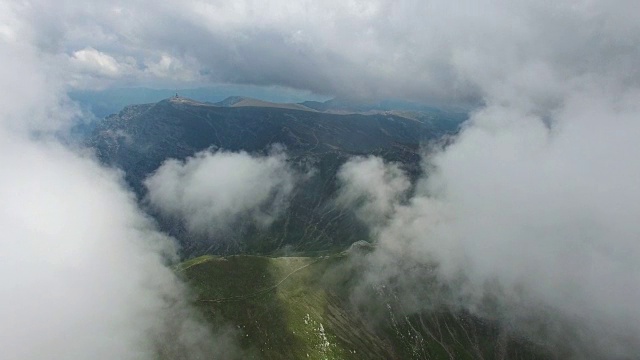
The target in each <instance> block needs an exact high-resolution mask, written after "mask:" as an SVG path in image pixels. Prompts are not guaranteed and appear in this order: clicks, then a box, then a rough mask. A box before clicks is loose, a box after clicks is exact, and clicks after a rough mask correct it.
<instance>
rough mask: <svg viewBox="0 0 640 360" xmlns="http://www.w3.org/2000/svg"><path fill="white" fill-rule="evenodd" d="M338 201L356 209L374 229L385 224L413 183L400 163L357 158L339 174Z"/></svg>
mask: <svg viewBox="0 0 640 360" xmlns="http://www.w3.org/2000/svg"><path fill="white" fill-rule="evenodd" d="M337 178H338V185H339V186H340V188H339V190H338V196H337V197H336V204H337V205H338V206H340V207H343V208H355V209H356V215H357V216H358V218H359V219H360V220H362V221H363V222H364V223H365V224H367V225H369V226H371V227H372V228H377V227H379V226H382V225H384V224H385V223H386V222H387V220H388V218H389V217H390V216H391V215H392V214H393V213H394V212H395V209H396V207H397V206H398V205H399V204H400V202H401V201H402V199H403V198H405V197H406V195H407V194H406V193H407V191H408V190H409V187H410V186H411V183H410V181H409V179H408V178H407V176H406V174H405V173H404V172H403V171H402V169H400V167H399V165H398V164H395V163H388V164H387V163H384V161H383V160H382V159H380V158H377V157H373V156H370V157H356V158H352V159H350V160H349V161H347V162H346V163H345V164H344V165H342V166H341V167H340V170H339V171H338V174H337Z"/></svg>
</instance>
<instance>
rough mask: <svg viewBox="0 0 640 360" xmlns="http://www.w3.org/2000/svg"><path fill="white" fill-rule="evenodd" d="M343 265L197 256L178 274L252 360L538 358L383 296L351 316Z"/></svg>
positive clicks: (349, 269) (479, 325)
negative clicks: (405, 310)
mask: <svg viewBox="0 0 640 360" xmlns="http://www.w3.org/2000/svg"><path fill="white" fill-rule="evenodd" d="M349 257H350V255H349V254H347V253H342V254H338V255H333V256H324V257H279V258H271V257H258V256H231V257H226V258H223V257H214V256H204V257H200V258H196V259H192V260H190V261H187V262H185V263H183V264H181V265H180V267H179V269H178V272H179V273H181V274H182V275H184V277H185V278H186V279H187V281H188V282H189V283H190V284H191V286H192V287H193V289H194V292H195V295H196V300H195V303H196V306H197V307H198V308H199V309H200V310H201V311H202V312H203V314H204V315H205V317H206V318H207V320H208V321H209V322H211V323H212V324H214V326H216V325H219V324H220V323H226V324H229V323H231V325H232V326H233V327H234V328H235V329H237V334H236V335H237V336H238V337H239V338H240V343H241V346H242V347H243V349H244V350H245V351H246V352H247V354H249V356H250V357H251V358H255V359H450V358H455V359H477V358H486V359H496V358H505V359H506V358H509V359H537V358H541V357H538V356H536V355H535V354H534V352H533V348H532V347H531V346H530V345H528V344H527V343H525V342H524V341H516V340H513V339H511V338H509V337H508V336H506V335H505V334H504V333H503V332H500V331H498V329H497V328H495V327H494V326H492V325H491V324H488V323H483V322H481V321H478V320H476V319H474V318H472V317H470V316H468V315H467V316H465V315H461V314H457V315H454V314H451V313H447V312H438V313H434V314H420V315H412V316H408V315H403V314H401V313H400V312H398V310H397V309H398V307H397V304H394V302H393V296H388V294H383V293H379V292H378V293H376V292H372V298H371V302H370V303H369V305H368V306H367V307H368V309H365V310H366V311H364V312H363V311H355V309H356V307H355V306H353V305H352V302H351V301H349V300H348V299H349V294H350V289H351V288H352V286H353V285H354V281H355V279H357V274H356V273H354V271H355V272H357V269H356V268H355V267H353V266H351V265H350V264H351V262H349V261H348V259H349ZM360 308H361V307H360ZM361 310H362V309H361Z"/></svg>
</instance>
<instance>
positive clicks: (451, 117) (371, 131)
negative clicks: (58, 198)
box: [88, 96, 465, 254]
mask: <svg viewBox="0 0 640 360" xmlns="http://www.w3.org/2000/svg"><path fill="white" fill-rule="evenodd" d="M419 115H420V119H416V118H415V117H411V118H409V117H405V116H400V115H399V114H394V113H393V112H383V113H378V112H373V113H371V114H368V115H364V114H360V113H346V114H345V113H342V114H335V113H332V112H326V111H317V110H314V109H311V108H308V107H305V106H303V105H299V104H282V103H269V102H265V101H261V100H255V99H250V98H244V97H230V98H227V99H226V100H223V101H221V102H219V103H215V104H212V103H202V102H197V101H194V100H190V99H187V98H183V97H176V96H173V97H171V98H169V99H165V100H162V101H160V102H158V103H152V104H144V105H132V106H128V107H126V108H124V109H123V110H122V111H121V112H119V113H118V114H114V115H110V116H108V117H107V118H106V119H104V120H103V121H101V122H100V123H99V124H98V125H97V127H96V129H95V130H94V133H93V135H92V136H91V137H90V138H89V140H88V143H89V144H90V146H92V147H94V148H95V149H96V151H97V155H98V157H99V158H100V159H101V160H102V161H103V162H104V163H106V164H108V165H111V166H116V167H118V168H121V169H122V170H124V175H125V179H127V182H128V183H129V185H130V186H131V187H132V188H133V189H134V190H135V191H136V193H137V194H138V196H139V198H140V200H141V201H142V202H143V203H144V201H145V198H146V197H147V195H148V192H147V190H148V186H147V187H145V186H144V182H145V179H147V178H148V177H150V176H152V174H153V173H154V171H156V170H157V169H159V168H160V167H161V165H162V164H163V163H164V162H165V161H168V160H169V159H176V160H177V161H185V162H186V164H188V163H189V162H191V161H192V160H189V159H190V157H193V156H197V155H196V154H199V153H201V152H202V151H210V152H211V153H212V154H214V156H215V153H216V152H223V151H228V152H239V151H243V152H246V153H247V154H253V155H252V156H267V155H268V153H269V152H270V149H271V148H272V147H273V146H274V145H275V146H279V147H281V148H282V150H281V151H282V152H283V154H286V162H287V164H289V165H287V166H290V167H291V169H292V170H294V169H295V171H297V172H298V173H300V174H303V173H304V174H306V175H304V176H302V175H300V176H298V179H297V180H296V183H295V184H294V185H295V186H293V185H292V186H293V187H292V188H291V190H290V191H289V192H288V193H287V199H286V200H287V201H286V202H287V204H289V205H288V207H287V209H286V211H283V212H281V213H280V214H279V216H277V217H274V218H273V221H272V223H270V226H269V227H267V228H261V229H257V228H255V227H254V226H252V225H251V224H250V225H248V226H244V227H242V226H241V227H240V228H242V231H239V232H230V231H226V232H221V233H220V234H219V235H218V236H215V235H213V234H212V233H209V234H208V235H207V236H204V237H203V236H201V235H202V234H193V233H188V232H186V230H185V224H184V222H183V221H182V220H184V219H183V218H180V217H175V216H173V217H171V216H170V217H166V216H163V214H162V211H159V212H155V213H156V214H157V216H158V217H157V218H158V219H159V220H160V223H161V225H162V226H163V228H164V229H166V230H167V231H169V232H170V233H171V234H173V235H175V236H177V237H178V238H179V239H181V242H182V243H183V244H184V245H185V246H184V250H185V251H187V252H193V253H194V254H197V253H198V252H202V251H209V252H210V251H213V252H237V251H239V250H243V251H257V252H266V253H268V252H273V251H276V250H278V249H280V250H285V249H286V250H287V251H298V252H299V251H309V250H329V249H334V248H336V249H338V248H342V247H344V246H348V245H349V244H351V243H352V242H354V241H357V240H359V239H361V238H363V237H366V232H367V230H366V229H365V228H364V227H362V226H361V225H360V224H359V223H358V222H354V221H353V220H354V219H353V215H352V214H351V213H350V212H349V211H345V210H344V209H340V208H339V207H337V206H335V203H334V198H335V196H336V188H337V183H336V174H337V171H338V168H339V167H340V166H341V165H342V164H343V163H344V162H345V161H346V160H347V159H348V158H350V157H352V156H358V155H379V156H381V157H383V158H385V159H387V160H389V161H396V162H399V163H402V164H403V166H404V167H405V168H406V170H407V171H408V172H409V173H412V174H413V175H414V176H417V175H418V173H419V172H420V169H419V162H420V152H421V145H422V144H425V143H428V142H429V141H432V140H437V139H439V138H440V137H441V136H443V135H445V134H452V133H454V132H455V131H457V128H458V126H459V124H460V123H461V122H462V121H463V120H464V119H465V115H464V114H463V113H452V112H445V111H439V110H433V109H432V110H431V111H430V112H420V113H419ZM207 149H209V150H207ZM233 170H234V169H229V170H227V171H226V172H225V173H227V174H228V171H233ZM265 176H266V175H265ZM151 179H153V177H152V178H151ZM265 181H266V179H265ZM147 184H148V183H147ZM184 185H186V184H184ZM212 186H214V185H212ZM212 191H224V189H215V188H214V189H213V190H212ZM151 195H152V197H151V198H150V199H151V205H153V199H154V197H153V195H154V194H151ZM218 200H219V199H218ZM218 200H212V201H214V202H215V201H218ZM155 210H157V208H156V209H155ZM151 211H152V212H154V208H153V206H151ZM244 220H245V219H243V218H242V217H239V218H238V219H236V220H235V221H238V222H240V223H241V222H243V221H244ZM211 221H214V220H213V219H212V220H211ZM249 223H251V222H249Z"/></svg>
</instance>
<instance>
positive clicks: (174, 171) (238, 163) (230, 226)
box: [145, 147, 300, 239]
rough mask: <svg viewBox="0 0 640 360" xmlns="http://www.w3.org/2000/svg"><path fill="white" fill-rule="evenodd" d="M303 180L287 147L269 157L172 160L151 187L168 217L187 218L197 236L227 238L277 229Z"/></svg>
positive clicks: (211, 155)
mask: <svg viewBox="0 0 640 360" xmlns="http://www.w3.org/2000/svg"><path fill="white" fill-rule="evenodd" d="M299 178H300V174H298V173H297V172H296V171H294V170H293V169H292V168H291V166H290V165H289V164H288V162H287V156H286V153H285V152H284V150H283V149H282V148H278V147H276V148H274V149H273V150H272V151H271V152H270V153H269V154H268V155H266V156H260V155H251V154H248V153H246V152H244V151H241V152H237V153H234V152H227V151H212V150H206V151H202V152H200V153H197V154H196V155H194V156H193V157H190V158H188V159H186V160H185V161H179V160H174V159H171V160H168V161H166V162H165V163H164V164H162V166H160V168H158V170H156V171H155V172H154V173H153V174H152V175H151V176H149V177H148V178H147V179H146V180H145V185H146V187H147V189H148V200H149V203H150V204H151V205H152V206H153V207H154V208H155V209H157V210H159V211H160V212H161V213H162V214H163V215H165V216H169V217H171V218H174V219H179V220H183V221H184V223H185V226H186V228H187V230H188V231H189V232H191V233H192V234H195V235H198V236H208V237H212V238H215V239H223V238H224V235H228V234H236V233H237V232H239V231H241V230H242V229H243V228H245V227H247V226H249V225H254V226H257V227H258V228H263V229H264V228H266V227H268V226H269V225H271V223H273V221H275V220H276V219H277V218H278V217H279V216H281V215H282V214H283V212H284V211H285V210H286V209H287V207H288V205H289V199H290V196H291V194H292V192H293V190H294V188H295V185H296V183H297V181H298V180H299Z"/></svg>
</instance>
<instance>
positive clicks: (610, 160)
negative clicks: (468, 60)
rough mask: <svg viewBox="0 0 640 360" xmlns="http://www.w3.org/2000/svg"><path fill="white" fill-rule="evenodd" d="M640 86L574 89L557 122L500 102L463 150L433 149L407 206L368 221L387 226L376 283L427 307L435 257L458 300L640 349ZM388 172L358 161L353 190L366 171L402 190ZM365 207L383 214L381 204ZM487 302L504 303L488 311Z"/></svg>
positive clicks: (350, 182)
mask: <svg viewBox="0 0 640 360" xmlns="http://www.w3.org/2000/svg"><path fill="white" fill-rule="evenodd" d="M639 95H640V94H638V93H628V94H627V96H625V97H623V98H612V97H611V96H610V95H609V94H605V93H603V92H602V91H597V90H596V91H595V92H588V93H574V94H572V96H570V97H568V98H567V99H566V100H565V102H564V105H563V106H562V108H561V109H560V110H559V111H557V112H556V113H555V114H554V117H553V118H552V124H551V125H549V124H548V123H547V122H545V121H544V120H543V119H542V118H540V117H536V116H526V115H524V114H522V113H521V112H517V111H514V110H513V109H509V108H504V107H499V106H496V107H487V108H485V109H483V110H482V111H479V112H477V113H475V114H474V115H473V117H472V119H471V123H470V124H469V125H468V126H467V127H466V128H465V129H464V130H463V131H462V132H461V133H460V134H459V135H458V136H457V138H456V139H455V141H454V142H453V143H452V144H451V145H449V146H447V147H446V148H444V149H443V150H441V151H438V152H436V153H431V154H429V156H427V157H426V158H425V169H426V170H427V172H426V177H424V178H423V179H422V180H421V181H420V182H419V183H418V185H417V190H416V194H415V195H414V196H413V197H411V199H410V201H409V202H408V204H401V203H399V202H397V201H396V202H395V204H393V205H386V206H385V208H392V209H395V211H394V212H393V214H392V215H390V218H391V220H390V221H389V222H387V223H386V225H383V226H382V229H380V228H381V225H380V224H381V222H380V221H379V220H376V218H373V219H371V218H365V219H366V220H369V221H371V220H373V221H372V222H371V223H370V225H371V226H372V227H373V228H375V229H378V230H377V234H378V236H377V241H378V248H377V250H376V252H375V253H374V255H373V256H372V257H371V264H370V266H371V271H370V273H369V276H370V279H369V280H370V281H372V282H373V283H381V282H382V283H384V282H387V281H389V280H390V279H395V280H394V281H396V280H397V279H403V280H400V282H401V283H402V285H401V286H400V288H401V291H402V292H404V295H405V296H407V300H408V301H411V302H412V303H413V304H414V305H413V306H414V309H416V310H419V309H421V308H422V309H426V308H427V307H428V306H430V305H431V304H432V302H430V301H429V300H428V298H429V297H430V295H429V294H428V292H427V291H425V290H426V289H428V287H427V286H426V285H425V286H421V283H422V284H426V279H431V280H432V278H431V276H433V274H434V273H433V272H430V271H432V270H428V269H430V267H421V265H437V275H436V276H437V278H438V279H439V281H441V282H443V283H445V284H448V286H453V288H455V289H456V291H457V293H456V295H455V296H454V297H455V298H457V300H456V301H459V302H454V304H452V305H453V306H455V307H457V306H463V307H465V308H466V309H467V310H471V311H475V312H478V313H479V314H480V315H490V316H498V317H503V320H504V321H505V322H507V323H509V326H510V327H512V328H515V329H517V330H521V331H525V330H526V331H531V329H527V327H529V326H531V327H533V325H532V320H531V319H533V323H535V322H540V323H545V322H546V326H547V327H560V328H562V327H563V326H569V328H570V329H573V331H575V330H576V329H580V331H579V332H576V333H575V334H572V335H568V332H567V333H564V334H560V333H555V332H553V331H550V330H548V329H547V332H549V333H551V335H549V334H547V335H546V337H545V338H544V339H543V340H544V341H548V342H550V343H553V342H556V344H555V345H558V344H557V343H558V342H564V343H562V344H561V345H562V346H565V347H571V348H572V349H571V351H572V352H573V354H574V356H576V357H578V358H579V357H584V356H587V354H589V355H588V356H589V357H597V356H601V357H618V356H626V357H628V356H632V355H633V354H637V352H638V350H639V349H640V326H638V324H640V312H639V311H638V310H637V306H636V304H637V303H638V302H640V288H638V285H637V284H639V283H640V267H639V266H638V263H637V258H638V256H640V242H639V241H638V235H639V234H640V228H639V227H638V222H637V221H636V214H638V213H640V189H639V188H638V185H637V180H638V179H639V175H640V165H638V162H637V161H635V160H634V154H638V153H640V145H639V144H638V142H637V139H638V138H639V137H640V123H638V114H640V108H639V106H638V104H640V97H639ZM373 161H374V160H369V163H372V162H373ZM377 163H380V161H377ZM385 168H386V170H384V171H378V172H377V173H372V172H371V169H370V166H369V164H368V163H365V162H362V161H356V162H355V163H354V162H351V163H347V164H346V165H345V167H344V168H343V172H349V173H352V174H355V175H354V176H351V177H350V178H349V179H347V183H346V184H347V185H346V186H344V187H343V190H342V191H343V192H346V193H349V194H351V195H350V196H359V194H360V192H361V191H362V189H363V187H362V186H359V185H357V184H358V181H357V179H359V178H361V177H369V178H370V180H369V181H368V186H369V187H375V188H376V190H373V189H371V190H369V192H370V193H374V194H390V193H392V194H395V193H397V191H398V188H397V187H396V186H393V185H392V184H391V183H389V181H386V180H385V174H387V173H389V172H395V171H397V168H396V166H395V165H393V164H386V165H385ZM343 179H344V178H343ZM398 179H402V177H399V178H398ZM397 181H398V182H402V180H397ZM404 181H407V180H406V178H404ZM404 194H405V195H406V193H404ZM396 198H398V197H396ZM400 198H401V197H400ZM362 206H363V207H360V208H358V209H357V211H358V212H363V211H365V213H375V212H378V211H379V209H380V206H379V203H378V202H377V201H375V199H373V200H372V201H369V202H365V203H364V204H363V205H362ZM363 209H364V210H363ZM399 264H403V265H399ZM455 284H457V285H455ZM496 285H497V288H496ZM498 290H499V291H498ZM422 291H425V292H422ZM415 297H417V298H415ZM420 297H422V300H421V299H420ZM487 298H494V299H497V300H496V301H497V302H498V304H499V307H500V308H501V309H502V311H504V312H503V313H501V314H496V313H493V314H486V313H483V311H484V310H483V309H482V306H483V304H484V303H485V301H486V299H487ZM524 319H528V320H526V321H525V320H524ZM559 319H561V321H560V320H559ZM556 321H557V322H556ZM550 324H551V325H550ZM538 325H539V326H542V325H540V324H538ZM565 330H566V329H565ZM526 331H525V333H526ZM527 335H530V336H537V335H539V334H535V333H532V332H529V333H527ZM553 337H557V339H555V340H554V339H553Z"/></svg>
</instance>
